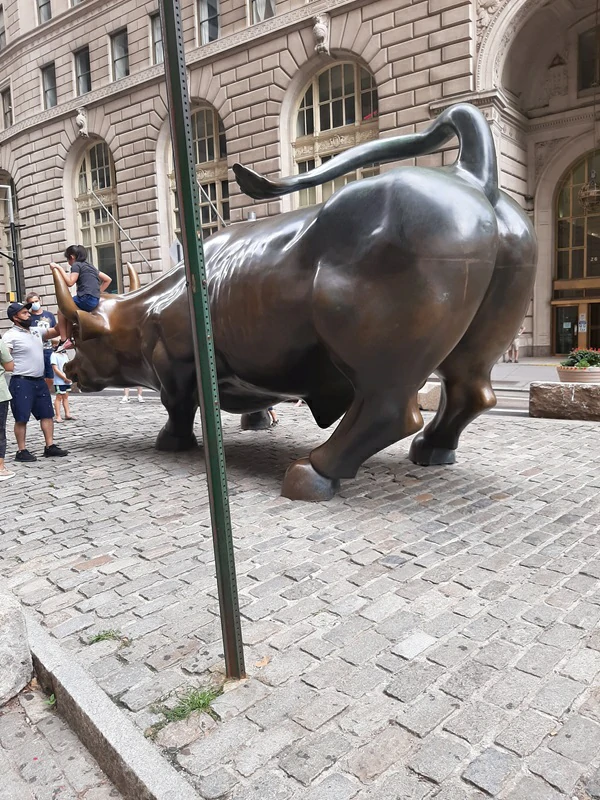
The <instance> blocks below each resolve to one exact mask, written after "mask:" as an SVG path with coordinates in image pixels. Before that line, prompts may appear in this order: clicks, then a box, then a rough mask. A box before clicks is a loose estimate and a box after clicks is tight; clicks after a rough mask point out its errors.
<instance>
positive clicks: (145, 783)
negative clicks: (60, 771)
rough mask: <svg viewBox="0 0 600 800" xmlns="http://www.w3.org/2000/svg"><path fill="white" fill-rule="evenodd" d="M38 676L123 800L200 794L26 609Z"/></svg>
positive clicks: (190, 799) (195, 799) (195, 798)
mask: <svg viewBox="0 0 600 800" xmlns="http://www.w3.org/2000/svg"><path fill="white" fill-rule="evenodd" d="M26 619H27V632H28V636H29V644H30V647H31V654H32V658H33V665H34V669H35V672H36V674H37V677H38V680H39V682H40V684H41V685H42V687H43V688H44V690H45V691H47V692H48V693H50V694H54V696H55V697H56V707H57V710H58V712H59V713H60V714H61V716H63V717H64V718H65V719H66V721H67V722H68V723H69V725H70V726H71V728H72V729H73V731H74V732H75V733H76V734H77V736H78V737H79V738H80V739H81V741H82V742H83V744H84V745H85V746H86V747H87V749H88V750H89V752H90V753H91V754H92V756H93V757H94V758H95V759H96V761H97V762H98V764H99V765H100V767H101V768H102V769H103V770H104V772H105V773H106V774H107V775H108V777H109V778H110V779H111V781H112V782H113V783H114V784H115V786H116V787H117V789H119V791H120V792H121V793H122V794H123V796H124V797H125V798H126V800H199V798H200V795H199V794H198V793H197V792H196V791H195V790H194V789H193V788H192V786H191V785H190V784H189V783H188V782H187V781H186V780H185V779H184V778H183V777H182V776H181V775H180V774H179V773H178V772H177V771H176V770H175V769H174V768H173V767H172V766H170V764H168V763H167V762H166V761H165V760H164V758H162V756H161V755H160V754H159V753H158V751H157V749H156V747H155V746H154V745H153V744H152V743H151V742H149V741H148V740H147V739H146V738H145V737H144V736H143V734H142V733H141V732H140V731H139V730H138V729H137V728H136V726H135V725H134V724H133V723H132V722H131V721H130V720H129V719H128V718H127V717H126V716H125V714H123V713H122V712H121V711H119V709H118V708H117V707H116V706H115V704H114V703H113V702H112V700H110V698H109V697H108V696H107V695H106V694H105V692H104V691H103V690H102V689H101V688H100V687H99V686H98V684H97V683H96V682H95V681H94V680H93V678H91V677H90V675H88V673H87V672H86V671H85V670H84V669H83V668H82V667H81V666H79V664H77V663H76V662H75V661H74V659H73V655H72V654H71V653H68V652H66V651H64V650H63V649H62V648H61V647H60V645H58V644H57V642H56V640H54V639H53V638H52V637H51V636H50V634H48V633H47V632H46V631H45V630H44V629H43V628H42V627H41V625H40V624H39V623H38V622H37V620H35V619H34V618H33V616H32V615H31V614H26Z"/></svg>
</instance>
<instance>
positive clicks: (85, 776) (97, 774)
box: [0, 681, 121, 800]
mask: <svg viewBox="0 0 600 800" xmlns="http://www.w3.org/2000/svg"><path fill="white" fill-rule="evenodd" d="M0 770H1V772H2V780H1V781H0V800H120V798H121V795H120V794H119V792H118V791H117V790H116V789H115V788H114V786H113V785H112V784H111V782H110V781H109V780H108V778H107V777H106V775H104V773H103V772H102V771H101V770H100V768H99V767H98V765H97V764H96V762H95V761H94V760H93V758H91V756H90V755H89V753H88V752H87V750H86V749H85V748H84V746H83V745H82V744H81V742H80V741H79V739H78V738H77V737H76V736H75V734H74V733H73V732H72V731H71V730H70V729H69V726H68V725H66V723H65V722H63V720H62V719H61V718H60V717H59V716H58V714H57V713H56V711H54V710H53V709H52V708H51V707H50V706H49V705H48V703H47V698H46V697H45V696H44V695H43V694H42V692H41V691H40V690H39V689H38V688H37V687H36V686H35V681H33V683H32V684H31V685H30V686H29V687H28V688H27V689H25V690H24V691H22V692H21V694H20V695H19V696H18V697H15V698H14V699H13V700H11V701H10V702H9V703H7V704H6V705H5V706H3V707H2V708H1V709H0Z"/></svg>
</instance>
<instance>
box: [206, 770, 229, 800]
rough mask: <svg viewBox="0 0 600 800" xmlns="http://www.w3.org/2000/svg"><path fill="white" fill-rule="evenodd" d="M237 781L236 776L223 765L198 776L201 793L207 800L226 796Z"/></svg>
mask: <svg viewBox="0 0 600 800" xmlns="http://www.w3.org/2000/svg"><path fill="white" fill-rule="evenodd" d="M236 783H237V778H236V776H235V775H233V774H232V773H231V772H230V771H229V770H228V769H224V768H223V767H221V768H220V769H217V770H216V771H215V772H211V773H210V774H209V775H201V776H200V777H199V778H198V788H199V790H200V794H201V795H202V797H205V798H206V800H218V798H219V797H225V795H227V794H228V793H229V791H230V790H231V789H233V787H234V786H235V785H236Z"/></svg>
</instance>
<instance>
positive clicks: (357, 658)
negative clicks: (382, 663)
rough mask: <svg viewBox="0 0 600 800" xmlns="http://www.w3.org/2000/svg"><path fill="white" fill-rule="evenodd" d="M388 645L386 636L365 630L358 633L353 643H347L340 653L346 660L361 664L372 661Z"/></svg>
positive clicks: (357, 664)
mask: <svg viewBox="0 0 600 800" xmlns="http://www.w3.org/2000/svg"><path fill="white" fill-rule="evenodd" d="M387 646H388V641H387V639H386V638H385V637H384V636H381V635H380V634H379V633H375V631H365V633H362V634H360V635H358V636H357V637H356V638H355V640H354V641H353V642H352V643H350V644H347V645H346V647H344V648H343V650H341V651H340V653H339V655H340V658H343V659H344V661H348V662H349V663H350V664H354V665H356V666H360V665H362V664H365V663H366V662H368V661H370V660H371V659H372V658H374V657H375V656H376V655H377V654H378V653H380V652H381V651H382V650H383V649H384V648H386V647H387Z"/></svg>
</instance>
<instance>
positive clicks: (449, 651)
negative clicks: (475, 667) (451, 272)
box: [427, 636, 476, 668]
mask: <svg viewBox="0 0 600 800" xmlns="http://www.w3.org/2000/svg"><path fill="white" fill-rule="evenodd" d="M475 648H476V644H475V643H474V642H472V641H471V640H470V639H467V638H465V637H464V636H453V637H452V638H451V639H448V641H446V642H444V644H441V645H439V646H438V647H436V648H435V649H433V650H430V651H429V652H428V653H427V658H428V659H429V660H430V661H433V662H434V663H436V664H440V665H441V666H442V667H447V668H450V667H455V666H457V665H458V664H460V663H461V661H464V660H465V659H466V658H467V657H468V656H469V655H470V653H472V652H473V650H475Z"/></svg>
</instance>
